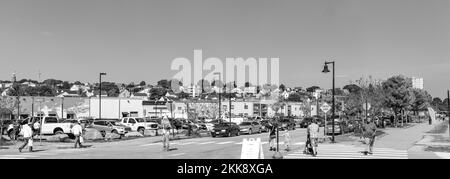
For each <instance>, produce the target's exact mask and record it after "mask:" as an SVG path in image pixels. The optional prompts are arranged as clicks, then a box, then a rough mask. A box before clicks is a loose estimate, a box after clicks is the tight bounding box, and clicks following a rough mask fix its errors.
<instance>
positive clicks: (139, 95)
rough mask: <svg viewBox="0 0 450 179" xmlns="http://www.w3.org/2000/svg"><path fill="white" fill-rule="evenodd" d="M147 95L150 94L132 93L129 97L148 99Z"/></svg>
mask: <svg viewBox="0 0 450 179" xmlns="http://www.w3.org/2000/svg"><path fill="white" fill-rule="evenodd" d="M149 97H150V95H149V94H147V93H134V94H132V95H131V96H130V98H134V99H142V100H148V98H149Z"/></svg>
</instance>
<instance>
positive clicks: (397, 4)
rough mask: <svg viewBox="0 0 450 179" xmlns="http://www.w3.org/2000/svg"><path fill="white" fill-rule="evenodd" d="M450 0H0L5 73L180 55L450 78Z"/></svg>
mask: <svg viewBox="0 0 450 179" xmlns="http://www.w3.org/2000/svg"><path fill="white" fill-rule="evenodd" d="M449 19H450V1H448V0H427V1H425V0H280V1H272V0H244V1H242V0H226V1H225V0H222V1H218V0H146V1H144V0H127V1H123V0H70V1H69V0H0V65H1V69H0V79H2V80H10V79H11V74H12V73H14V72H15V73H16V74H17V78H18V79H22V78H31V79H36V80H37V79H38V74H39V71H40V72H41V80H44V79H48V78H55V79H60V80H67V81H82V82H96V81H97V80H98V73H99V72H106V73H107V76H105V77H104V78H103V79H104V80H105V81H114V82H121V83H129V82H132V81H133V82H135V83H138V82H140V81H142V80H144V81H146V82H147V83H151V84H155V83H156V82H157V81H159V80H160V79H166V78H171V77H172V76H173V75H174V74H176V73H177V72H178V71H172V70H171V69H170V65H171V62H172V61H173V59H175V58H177V57H185V58H188V59H190V60H193V51H194V49H202V50H203V58H204V59H205V58H209V57H217V58H219V59H225V58H226V57H243V58H248V57H256V58H258V57H268V58H270V57H277V58H279V59H280V82H281V83H283V84H285V85H286V86H291V87H296V86H301V87H304V88H306V87H309V86H313V85H318V86H320V87H322V88H331V80H332V76H331V74H323V73H321V71H322V69H323V63H324V61H326V60H327V61H331V60H332V61H335V62H336V87H342V86H344V85H346V84H348V83H349V82H350V81H354V80H356V79H359V78H361V77H368V76H373V78H376V79H386V78H388V77H390V76H393V75H398V74H402V75H405V76H407V77H423V78H424V86H425V89H426V90H428V91H429V92H430V94H431V95H432V96H437V97H444V96H445V95H446V90H447V89H450V20H449Z"/></svg>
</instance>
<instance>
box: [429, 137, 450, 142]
mask: <svg viewBox="0 0 450 179" xmlns="http://www.w3.org/2000/svg"><path fill="white" fill-rule="evenodd" d="M431 142H439V143H441V142H442V143H445V142H449V143H450V139H449V138H448V137H444V136H433V140H432V141H431Z"/></svg>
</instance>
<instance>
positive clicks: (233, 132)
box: [211, 122, 240, 137]
mask: <svg viewBox="0 0 450 179" xmlns="http://www.w3.org/2000/svg"><path fill="white" fill-rule="evenodd" d="M239 131H240V128H239V126H238V125H236V124H235V123H230V122H224V123H219V124H216V125H215V126H214V129H213V130H212V131H211V136H212V137H216V136H228V137H231V136H238V135H239Z"/></svg>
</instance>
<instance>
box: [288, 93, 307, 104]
mask: <svg viewBox="0 0 450 179" xmlns="http://www.w3.org/2000/svg"><path fill="white" fill-rule="evenodd" d="M304 99H305V97H304V96H303V95H301V93H292V94H291V95H289V98H288V99H287V100H288V101H294V102H303V100H304Z"/></svg>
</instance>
